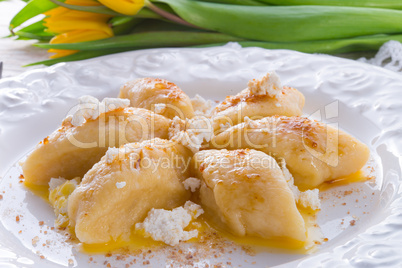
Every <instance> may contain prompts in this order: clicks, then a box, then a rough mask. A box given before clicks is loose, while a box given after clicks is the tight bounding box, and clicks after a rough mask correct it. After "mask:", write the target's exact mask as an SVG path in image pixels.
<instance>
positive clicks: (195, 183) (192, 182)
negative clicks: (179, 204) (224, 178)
mask: <svg viewBox="0 0 402 268" xmlns="http://www.w3.org/2000/svg"><path fill="white" fill-rule="evenodd" d="M183 184H184V188H185V189H186V190H191V192H195V191H196V190H197V189H198V188H200V186H201V181H200V180H199V179H197V178H193V177H190V178H188V179H186V180H185V181H183Z"/></svg>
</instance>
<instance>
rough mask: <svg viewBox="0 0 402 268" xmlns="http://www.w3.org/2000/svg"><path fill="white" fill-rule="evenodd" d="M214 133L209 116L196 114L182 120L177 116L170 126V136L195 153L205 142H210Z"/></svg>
mask: <svg viewBox="0 0 402 268" xmlns="http://www.w3.org/2000/svg"><path fill="white" fill-rule="evenodd" d="M212 135H213V129H212V125H211V122H210V120H209V119H208V118H207V117H201V116H195V117H193V118H191V119H185V120H182V119H180V118H179V117H178V116H175V117H174V118H173V120H172V123H171V125H170V128H169V138H170V139H171V140H174V141H177V142H180V143H181V144H183V145H184V146H186V147H187V148H189V149H190V150H191V151H192V152H193V153H196V152H198V151H199V150H200V148H201V146H202V144H203V142H204V141H205V142H209V141H210V140H211V138H212Z"/></svg>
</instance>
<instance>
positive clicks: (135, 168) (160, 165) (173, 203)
mask: <svg viewBox="0 0 402 268" xmlns="http://www.w3.org/2000/svg"><path fill="white" fill-rule="evenodd" d="M191 157H192V153H191V151H190V150H188V149H187V148H185V147H184V146H182V145H180V144H175V145H173V144H172V143H171V142H170V141H168V140H162V139H158V138H157V139H152V140H147V141H144V142H141V143H130V144H126V145H124V146H122V147H120V149H116V148H110V149H109V150H108V151H107V153H106V155H105V156H104V157H102V159H101V160H100V161H99V162H98V163H96V164H95V165H94V166H93V167H92V168H91V169H90V170H89V171H88V172H87V173H86V174H85V176H84V178H83V179H82V182H81V184H80V185H79V186H78V187H77V188H76V189H75V190H74V191H73V192H72V194H71V195H70V197H69V199H68V217H69V218H70V226H71V227H74V229H75V234H76V236H77V238H78V239H79V240H80V241H81V242H84V243H89V244H92V243H107V242H109V241H113V240H117V239H118V238H120V239H123V240H124V239H128V238H129V235H130V231H131V228H132V227H133V226H134V225H135V224H136V223H138V222H142V221H143V220H144V219H145V217H146V216H147V213H148V212H149V211H150V210H151V209H152V208H154V209H158V208H163V209H173V208H175V207H177V206H181V205H183V204H184V203H185V201H186V200H188V199H189V197H190V192H189V191H187V190H186V189H185V188H184V185H183V183H182V182H183V181H184V180H185V179H187V178H188V177H189V176H190V173H189V168H188V166H186V163H189V160H190V159H191ZM177 159H179V161H177ZM175 161H177V162H175Z"/></svg>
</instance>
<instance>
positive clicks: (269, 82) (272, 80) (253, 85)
mask: <svg viewBox="0 0 402 268" xmlns="http://www.w3.org/2000/svg"><path fill="white" fill-rule="evenodd" d="M248 88H249V89H250V92H251V93H252V94H254V95H268V96H270V97H276V96H277V95H278V94H279V93H280V92H281V91H282V88H283V87H282V83H281V80H280V79H279V76H278V75H277V74H276V72H269V73H267V74H266V75H265V76H264V77H262V78H260V79H253V80H250V81H249V82H248Z"/></svg>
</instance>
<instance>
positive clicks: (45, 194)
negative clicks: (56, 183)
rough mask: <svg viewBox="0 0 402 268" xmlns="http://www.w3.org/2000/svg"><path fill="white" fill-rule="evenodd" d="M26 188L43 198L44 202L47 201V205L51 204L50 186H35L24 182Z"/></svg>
mask: <svg viewBox="0 0 402 268" xmlns="http://www.w3.org/2000/svg"><path fill="white" fill-rule="evenodd" d="M24 186H25V187H26V188H28V189H29V190H30V191H31V192H33V193H34V194H35V195H37V196H39V197H40V198H42V199H43V200H45V201H46V202H47V203H49V204H50V202H49V186H48V185H35V184H30V183H27V182H24Z"/></svg>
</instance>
